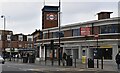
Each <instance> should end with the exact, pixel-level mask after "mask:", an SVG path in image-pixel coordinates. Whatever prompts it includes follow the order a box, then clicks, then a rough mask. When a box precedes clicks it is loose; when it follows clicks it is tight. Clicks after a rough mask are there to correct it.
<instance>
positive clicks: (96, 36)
mask: <svg viewBox="0 0 120 73" xmlns="http://www.w3.org/2000/svg"><path fill="white" fill-rule="evenodd" d="M98 37H99V36H98V34H96V35H95V38H96V39H97V68H99V59H98Z"/></svg>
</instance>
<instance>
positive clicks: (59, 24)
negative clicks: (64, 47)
mask: <svg viewBox="0 0 120 73" xmlns="http://www.w3.org/2000/svg"><path fill="white" fill-rule="evenodd" d="M60 12H61V1H60V0H59V48H58V65H59V66H60V24H61V20H60V18H61V17H60Z"/></svg>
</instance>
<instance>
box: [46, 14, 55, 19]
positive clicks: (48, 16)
mask: <svg viewBox="0 0 120 73" xmlns="http://www.w3.org/2000/svg"><path fill="white" fill-rule="evenodd" d="M47 20H57V15H56V14H52V13H50V14H47Z"/></svg>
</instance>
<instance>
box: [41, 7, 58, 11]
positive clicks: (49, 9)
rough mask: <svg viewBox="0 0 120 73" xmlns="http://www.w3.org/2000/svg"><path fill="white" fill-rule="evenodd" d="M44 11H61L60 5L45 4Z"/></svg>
mask: <svg viewBox="0 0 120 73" xmlns="http://www.w3.org/2000/svg"><path fill="white" fill-rule="evenodd" d="M42 11H52V12H58V11H59V6H44V7H43V9H42Z"/></svg>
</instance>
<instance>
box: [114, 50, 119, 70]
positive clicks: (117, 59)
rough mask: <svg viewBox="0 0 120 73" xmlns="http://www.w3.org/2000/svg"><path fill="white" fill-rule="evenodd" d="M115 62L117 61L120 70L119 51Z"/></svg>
mask: <svg viewBox="0 0 120 73" xmlns="http://www.w3.org/2000/svg"><path fill="white" fill-rule="evenodd" d="M115 60H116V63H117V67H118V69H120V67H119V65H120V51H119V53H118V54H117V55H116V57H115Z"/></svg>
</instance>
